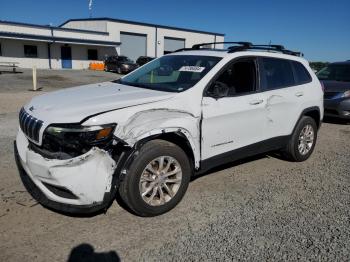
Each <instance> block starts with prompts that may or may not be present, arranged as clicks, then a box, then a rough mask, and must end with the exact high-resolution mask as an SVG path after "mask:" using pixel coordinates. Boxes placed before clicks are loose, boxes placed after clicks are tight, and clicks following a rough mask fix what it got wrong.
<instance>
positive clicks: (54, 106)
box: [24, 82, 174, 124]
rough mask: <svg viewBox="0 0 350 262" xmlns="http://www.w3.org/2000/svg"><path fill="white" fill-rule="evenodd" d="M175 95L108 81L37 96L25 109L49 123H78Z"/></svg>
mask: <svg viewBox="0 0 350 262" xmlns="http://www.w3.org/2000/svg"><path fill="white" fill-rule="evenodd" d="M173 95H174V93H169V92H162V91H155V90H149V89H144V88H139V87H133V86H126V85H121V84H118V83H113V82H105V83H100V84H91V85H85V86H79V87H74V88H67V89H64V90H60V91H55V92H51V93H47V94H44V95H41V96H37V97H34V98H33V99H32V101H31V102H30V103H28V104H27V105H26V106H25V107H24V108H25V110H26V111H27V112H28V113H30V114H31V115H32V116H34V117H36V118H37V119H40V120H42V121H44V122H46V124H48V123H77V122H80V121H82V120H83V119H85V118H87V117H89V116H91V115H96V114H99V113H102V112H106V111H111V110H116V109H120V108H125V107H130V106H136V105H140V104H147V103H152V102H156V101H160V100H164V99H168V98H170V97H172V96H173Z"/></svg>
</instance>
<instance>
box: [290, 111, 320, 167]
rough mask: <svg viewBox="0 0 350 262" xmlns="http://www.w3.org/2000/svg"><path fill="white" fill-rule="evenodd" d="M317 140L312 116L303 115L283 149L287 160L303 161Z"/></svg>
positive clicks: (308, 155) (310, 152)
mask: <svg viewBox="0 0 350 262" xmlns="http://www.w3.org/2000/svg"><path fill="white" fill-rule="evenodd" d="M316 140H317V125H316V122H315V120H314V119H313V118H311V117H309V116H303V117H302V118H301V119H300V120H299V122H298V124H297V126H296V128H295V130H294V132H293V134H292V137H291V139H290V141H289V142H288V145H287V147H286V148H285V150H284V155H285V157H286V158H287V159H288V160H291V161H296V162H301V161H305V160H306V159H308V158H309V157H310V155H311V154H312V152H313V150H314V148H315V144H316Z"/></svg>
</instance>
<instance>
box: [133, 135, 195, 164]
mask: <svg viewBox="0 0 350 262" xmlns="http://www.w3.org/2000/svg"><path fill="white" fill-rule="evenodd" d="M155 139H161V140H165V141H168V142H171V143H173V144H175V145H177V146H178V147H180V148H181V149H182V150H183V151H184V152H185V154H186V155H187V157H188V159H189V160H190V164H191V168H192V169H193V170H194V169H195V168H196V167H197V165H196V161H199V159H197V158H196V156H195V153H194V151H195V150H194V147H195V145H194V144H193V142H192V141H191V140H190V139H189V138H188V136H187V135H186V134H185V133H184V132H183V131H181V130H180V129H179V130H177V131H170V132H161V133H158V134H154V135H150V136H147V137H144V138H142V139H140V140H139V141H137V142H136V143H135V145H134V147H135V148H140V147H142V146H143V145H144V144H145V143H147V142H149V141H151V140H155Z"/></svg>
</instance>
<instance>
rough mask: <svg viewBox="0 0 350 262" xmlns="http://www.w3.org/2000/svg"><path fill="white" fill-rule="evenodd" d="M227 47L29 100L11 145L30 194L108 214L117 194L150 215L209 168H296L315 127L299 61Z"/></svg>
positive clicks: (238, 45) (305, 71) (319, 102)
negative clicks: (265, 158) (270, 156)
mask: <svg viewBox="0 0 350 262" xmlns="http://www.w3.org/2000/svg"><path fill="white" fill-rule="evenodd" d="M230 43H231V44H232V46H231V47H229V48H228V49H227V50H217V49H208V48H203V46H204V45H205V46H208V43H206V44H203V45H196V46H193V47H192V48H191V49H188V50H179V51H177V52H174V53H172V54H169V55H165V56H163V57H161V58H159V59H156V60H153V61H151V62H149V63H148V64H146V65H144V66H142V67H140V68H138V69H137V70H136V71H134V72H132V73H130V74H128V75H126V76H124V77H123V78H121V79H120V80H117V81H114V82H105V83H101V84H92V85H87V86H81V87H75V88H69V89H66V90H61V91H57V92H52V93H49V94H45V95H41V96H37V97H35V98H33V99H32V101H31V102H30V103H28V104H27V105H26V106H24V107H23V108H22V109H21V110H20V114H19V124H20V128H19V131H18V135H17V138H16V141H15V155H16V160H17V165H18V167H19V171H20V175H21V178H22V181H23V182H24V185H25V186H26V188H27V189H28V191H29V192H30V193H31V194H32V195H33V197H34V198H35V199H36V200H38V201H39V202H40V203H41V204H42V205H43V206H46V207H48V208H50V209H54V210H59V211H61V212H67V213H84V212H85V213H94V212H97V211H101V210H106V208H108V207H109V205H110V204H111V203H112V202H113V200H114V199H115V198H116V197H117V196H118V197H120V199H121V200H122V201H123V202H124V204H125V206H126V207H128V208H129V210H130V211H132V212H134V213H135V214H137V215H140V216H155V215H159V214H162V213H164V212H167V211H169V210H170V209H172V208H173V207H175V206H176V205H177V204H178V203H179V201H180V200H181V199H182V197H183V196H184V194H185V192H186V189H187V187H188V184H189V182H190V180H191V177H192V176H193V175H195V174H199V173H203V172H206V171H208V170H209V169H210V168H212V167H214V166H218V165H221V164H223V163H227V162H232V161H234V160H237V159H239V158H244V157H247V156H251V155H255V154H260V153H264V152H269V151H280V152H282V153H283V155H285V156H286V157H287V158H288V159H289V160H292V161H304V160H306V159H307V158H308V157H309V156H310V155H311V153H312V152H313V149H314V146H315V143H316V138H317V131H318V128H319V127H320V124H321V120H322V118H323V91H322V87H321V84H320V82H319V81H318V79H317V77H316V76H315V74H314V73H313V71H312V70H311V69H310V67H309V65H308V63H307V62H306V61H305V60H304V59H303V58H301V57H299V53H296V52H292V51H289V50H286V49H284V48H283V47H282V46H277V45H276V46H262V45H252V44H251V43H247V42H230Z"/></svg>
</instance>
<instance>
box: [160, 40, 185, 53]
mask: <svg viewBox="0 0 350 262" xmlns="http://www.w3.org/2000/svg"><path fill="white" fill-rule="evenodd" d="M166 39H169V40H177V41H183V42H184V47H183V48H186V38H179V37H171V36H164V46H163V53H165V52H172V51H168V50H165V40H166ZM173 51H175V50H173Z"/></svg>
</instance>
